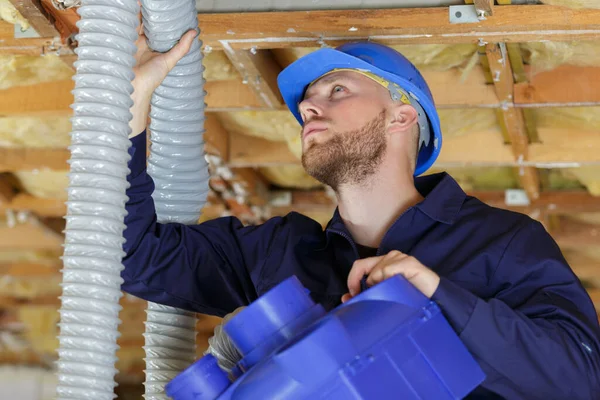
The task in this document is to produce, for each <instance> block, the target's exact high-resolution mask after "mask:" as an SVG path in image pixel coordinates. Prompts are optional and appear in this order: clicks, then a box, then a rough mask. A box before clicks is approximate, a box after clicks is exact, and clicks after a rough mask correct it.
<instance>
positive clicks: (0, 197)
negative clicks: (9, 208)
mask: <svg viewBox="0 0 600 400" xmlns="http://www.w3.org/2000/svg"><path fill="white" fill-rule="evenodd" d="M15 194H16V190H15V187H14V186H13V184H12V183H11V181H10V179H9V177H8V175H6V174H0V204H10V202H11V201H12V200H13V198H14V197H15Z"/></svg>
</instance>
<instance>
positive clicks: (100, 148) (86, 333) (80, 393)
mask: <svg viewBox="0 0 600 400" xmlns="http://www.w3.org/2000/svg"><path fill="white" fill-rule="evenodd" d="M138 11H139V7H138V5H137V2H136V0H83V2H82V6H81V7H80V8H79V10H78V13H79V15H80V16H81V20H80V21H79V22H78V23H77V26H78V27H79V34H78V35H77V40H78V42H79V46H78V48H77V49H76V50H75V51H76V53H77V55H78V60H77V61H76V62H75V64H74V65H75V67H76V68H77V73H76V75H75V77H74V80H75V89H74V90H73V95H74V100H75V101H74V103H73V105H72V108H73V112H74V114H73V117H72V119H71V121H72V131H71V146H70V150H71V159H70V161H69V163H70V173H69V187H68V189H67V191H68V201H67V215H66V217H65V218H66V220H67V224H66V230H65V246H64V247H65V248H64V255H63V263H64V269H63V270H62V272H63V283H62V296H61V299H62V306H61V308H60V310H59V313H60V323H59V327H60V334H59V337H58V339H59V349H58V355H59V359H58V363H57V366H58V386H57V398H58V399H71V400H73V399H82V400H86V399H94V400H110V399H113V398H114V397H115V396H114V388H115V386H116V384H115V380H114V376H115V374H116V372H117V371H116V369H115V367H114V364H115V361H116V354H115V353H116V350H117V348H118V346H117V344H116V341H117V337H118V336H119V333H118V326H119V324H120V322H121V321H120V320H119V319H118V314H119V311H120V309H121V307H120V306H119V299H120V298H121V296H122V292H121V290H120V289H121V283H122V279H121V276H120V273H121V271H122V270H123V265H122V263H121V260H122V258H123V256H124V255H125V253H124V252H123V249H122V246H123V243H124V239H123V230H124V229H125V225H124V223H123V220H124V217H125V214H126V212H125V203H126V201H127V197H126V196H125V190H126V188H127V187H128V183H127V175H128V173H129V169H128V168H127V162H128V160H129V158H130V157H129V154H128V152H127V149H128V147H129V145H130V142H129V139H128V135H129V133H130V128H129V122H130V120H131V114H130V112H129V109H130V108H131V106H132V101H131V93H132V91H133V87H132V85H131V80H132V79H133V77H134V74H133V69H132V68H133V66H134V64H135V58H134V54H135V51H136V48H135V45H134V41H135V40H136V38H137V27H138V24H139V23H138Z"/></svg>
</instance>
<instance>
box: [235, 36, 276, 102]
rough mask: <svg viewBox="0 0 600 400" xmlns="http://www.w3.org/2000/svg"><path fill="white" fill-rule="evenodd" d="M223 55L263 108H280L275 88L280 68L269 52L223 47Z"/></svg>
mask: <svg viewBox="0 0 600 400" xmlns="http://www.w3.org/2000/svg"><path fill="white" fill-rule="evenodd" d="M225 54H226V55H227V57H228V58H229V61H231V64H233V66H234V67H235V68H236V69H237V71H238V72H239V73H240V76H241V77H242V82H243V83H244V84H246V85H248V86H250V88H252V90H253V91H254V94H255V96H256V98H257V100H258V101H259V102H260V105H261V106H262V107H264V108H281V107H282V106H283V98H282V97H281V93H279V88H278V86H277V75H279V73H280V72H281V67H280V66H279V64H278V63H277V61H276V60H275V58H274V57H273V54H271V51H270V50H256V49H251V50H234V49H232V48H230V47H228V46H225Z"/></svg>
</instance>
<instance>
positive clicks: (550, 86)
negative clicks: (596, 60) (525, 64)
mask: <svg viewBox="0 0 600 400" xmlns="http://www.w3.org/2000/svg"><path fill="white" fill-rule="evenodd" d="M527 75H528V76H529V82H521V83H517V84H516V85H515V98H514V100H515V103H517V104H519V105H522V106H529V107H540V106H552V105H553V104H566V103H568V104H572V105H574V106H575V105H581V106H587V105H599V104H600V67H579V66H573V65H562V66H559V67H557V68H555V69H553V70H550V71H542V72H538V73H535V71H532V70H531V69H529V72H528V74H527Z"/></svg>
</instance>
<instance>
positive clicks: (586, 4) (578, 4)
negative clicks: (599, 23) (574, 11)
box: [542, 0, 600, 8]
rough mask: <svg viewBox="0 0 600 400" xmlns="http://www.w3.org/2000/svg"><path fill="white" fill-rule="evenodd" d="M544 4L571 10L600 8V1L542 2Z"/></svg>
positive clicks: (543, 0) (557, 0) (548, 0)
mask: <svg viewBox="0 0 600 400" xmlns="http://www.w3.org/2000/svg"><path fill="white" fill-rule="evenodd" d="M542 3H545V4H549V5H552V6H564V7H571V8H600V2H598V0H542Z"/></svg>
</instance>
